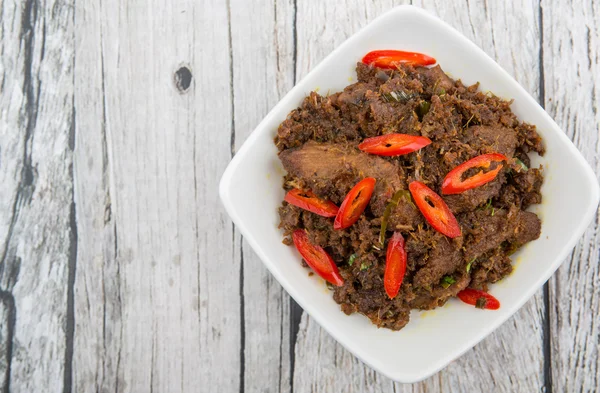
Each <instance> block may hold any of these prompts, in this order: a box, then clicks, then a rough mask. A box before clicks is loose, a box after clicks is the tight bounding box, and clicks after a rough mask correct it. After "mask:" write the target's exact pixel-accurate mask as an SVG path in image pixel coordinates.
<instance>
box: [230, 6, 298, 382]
mask: <svg viewBox="0 0 600 393" xmlns="http://www.w3.org/2000/svg"><path fill="white" fill-rule="evenodd" d="M294 14H295V7H294V1H292V0H271V1H258V0H255V1H245V0H234V1H232V2H231V4H230V15H231V17H230V31H231V49H232V52H231V53H232V62H233V63H232V64H233V67H232V69H233V91H234V101H233V104H234V105H233V107H234V124H235V148H236V149H237V148H238V147H240V146H241V144H242V143H243V142H244V141H245V139H246V137H248V135H249V134H250V132H251V131H252V130H253V129H254V127H256V125H257V124H258V123H259V122H260V120H262V118H263V117H264V116H265V115H266V114H267V113H268V111H269V110H270V109H271V108H272V107H273V106H274V105H275V104H276V103H277V102H278V101H279V100H280V99H281V97H283V95H284V94H285V93H287V91H288V90H289V89H291V88H292V87H293V85H294V51H295V47H294ZM257 21H261V22H260V23H256V22H257ZM240 241H241V235H239V232H238V231H237V230H236V235H235V242H236V243H235V248H236V251H237V250H239V257H240V258H241V259H242V261H241V263H242V264H243V275H241V277H240V280H242V284H243V296H244V297H243V303H242V307H243V310H242V311H243V319H242V323H243V333H242V334H244V339H243V348H242V349H241V350H242V351H243V356H242V361H243V378H244V383H243V388H244V389H243V391H246V392H259V391H260V392H263V391H265V389H266V390H268V391H279V392H287V391H289V390H290V387H291V386H290V365H291V359H290V355H291V351H290V338H291V334H290V333H291V331H290V297H289V296H288V294H287V293H286V292H285V291H284V290H283V288H281V286H280V285H279V283H278V282H277V280H275V279H274V278H273V276H272V275H271V274H270V273H269V272H268V271H267V269H266V267H265V266H264V265H263V264H262V262H261V261H260V259H259V258H258V257H257V256H256V255H255V254H254V252H253V251H252V249H251V248H250V246H249V245H248V244H247V243H246V242H245V241H243V242H241V243H240Z"/></svg>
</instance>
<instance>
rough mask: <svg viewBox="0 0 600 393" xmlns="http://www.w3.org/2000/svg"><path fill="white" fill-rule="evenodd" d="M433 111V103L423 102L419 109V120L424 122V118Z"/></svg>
mask: <svg viewBox="0 0 600 393" xmlns="http://www.w3.org/2000/svg"><path fill="white" fill-rule="evenodd" d="M430 109H431V102H429V101H421V103H420V104H419V107H418V108H417V115H418V116H419V120H421V121H422V120H423V117H424V116H425V115H426V114H427V113H429V110H430Z"/></svg>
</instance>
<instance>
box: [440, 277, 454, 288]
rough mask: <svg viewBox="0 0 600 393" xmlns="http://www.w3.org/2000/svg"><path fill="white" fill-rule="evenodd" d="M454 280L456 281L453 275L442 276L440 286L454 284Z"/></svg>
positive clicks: (446, 286) (445, 286)
mask: <svg viewBox="0 0 600 393" xmlns="http://www.w3.org/2000/svg"><path fill="white" fill-rule="evenodd" d="M455 282H456V280H455V279H454V277H451V276H444V278H442V287H444V288H448V287H449V286H450V285H452V284H454V283H455Z"/></svg>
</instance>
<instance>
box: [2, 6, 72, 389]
mask: <svg viewBox="0 0 600 393" xmlns="http://www.w3.org/2000/svg"><path fill="white" fill-rule="evenodd" d="M0 15H1V16H0V75H1V79H0V153H1V169H2V170H1V171H0V182H1V184H2V189H1V190H0V209H2V211H3V212H4V214H2V216H1V217H0V239H1V240H0V242H1V243H0V244H1V246H0V258H1V259H0V303H1V305H0V310H1V311H0V323H1V324H2V325H3V326H2V328H1V329H0V330H1V331H2V333H1V334H2V340H1V341H2V344H0V348H1V349H2V353H1V356H0V357H1V358H2V360H0V374H1V375H0V385H1V386H2V389H3V391H4V392H8V391H11V392H32V391H39V390H40V389H44V390H46V391H56V392H58V391H62V390H63V387H64V388H68V385H69V380H70V367H71V364H70V361H71V350H72V334H71V328H72V324H71V322H69V321H68V318H67V317H68V311H69V306H68V304H69V299H70V298H71V296H70V295H72V293H71V292H70V291H69V281H70V274H71V273H72V272H73V270H72V269H74V265H73V264H72V262H74V261H75V259H74V256H75V255H74V251H75V241H76V233H75V232H71V223H72V220H73V219H74V217H72V212H73V211H72V207H73V198H72V195H73V193H72V186H71V184H72V167H71V165H72V146H71V144H70V142H71V137H72V132H73V130H74V128H73V126H74V125H73V124H72V122H73V84H72V78H73V56H74V51H73V42H72V36H73V2H72V1H60V2H55V1H49V2H44V3H43V4H42V3H39V2H36V1H31V0H27V1H21V2H8V1H1V2H0ZM71 311H72V310H71Z"/></svg>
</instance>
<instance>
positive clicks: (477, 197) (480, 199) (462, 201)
mask: <svg viewBox="0 0 600 393" xmlns="http://www.w3.org/2000/svg"><path fill="white" fill-rule="evenodd" d="M505 181H506V176H505V175H504V173H503V172H502V171H501V172H500V173H499V174H498V176H496V178H495V179H494V180H492V181H491V182H489V183H487V184H484V185H483V186H481V187H477V188H473V189H470V190H467V191H465V192H462V193H460V194H455V195H443V196H442V197H443V198H444V201H445V202H446V204H447V205H448V207H449V208H450V210H452V212H453V213H454V214H458V213H462V212H466V211H471V210H474V209H476V208H478V207H479V206H482V205H484V204H485V203H487V202H488V200H489V199H490V198H495V197H496V196H498V194H499V193H500V189H501V188H502V185H503V184H504V182H505Z"/></svg>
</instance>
